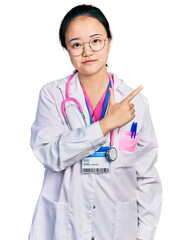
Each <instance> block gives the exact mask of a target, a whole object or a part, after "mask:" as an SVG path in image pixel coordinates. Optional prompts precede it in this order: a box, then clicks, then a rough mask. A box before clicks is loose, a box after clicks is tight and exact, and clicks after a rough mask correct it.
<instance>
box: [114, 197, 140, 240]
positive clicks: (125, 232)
mask: <svg viewBox="0 0 181 240" xmlns="http://www.w3.org/2000/svg"><path fill="white" fill-rule="evenodd" d="M115 221H116V224H115V231H114V238H113V239H114V240H136V239H137V226H138V219H137V202H136V199H133V200H131V201H128V202H117V203H116V218H115Z"/></svg>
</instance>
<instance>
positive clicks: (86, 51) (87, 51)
mask: <svg viewBox="0 0 181 240" xmlns="http://www.w3.org/2000/svg"><path fill="white" fill-rule="evenodd" d="M92 55H93V51H92V49H91V47H90V46H89V43H88V42H86V43H84V45H83V52H82V56H83V57H88V56H92Z"/></svg>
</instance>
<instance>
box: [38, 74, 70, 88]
mask: <svg viewBox="0 0 181 240" xmlns="http://www.w3.org/2000/svg"><path fill="white" fill-rule="evenodd" d="M69 77H70V75H68V76H66V77H64V78H60V79H56V80H53V81H51V82H48V83H46V84H44V85H43V86H42V88H41V90H40V91H49V92H54V91H56V90H58V89H61V88H64V87H66V84H67V81H68V79H69Z"/></svg>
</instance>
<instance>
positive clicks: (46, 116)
mask: <svg viewBox="0 0 181 240" xmlns="http://www.w3.org/2000/svg"><path fill="white" fill-rule="evenodd" d="M104 143H105V138H104V136H103V133H102V130H101V127H100V125H99V122H96V123H94V124H92V125H89V126H86V127H82V128H77V129H74V130H71V131H69V130H68V128H67V126H66V125H65V124H63V122H62V121H61V117H60V112H59V111H58V109H57V105H56V104H55V98H54V96H53V94H52V91H50V90H49V88H48V87H46V85H45V86H44V87H43V88H42V89H41V91H40V96H39V102H38V108H37V113H36V119H35V122H34V123H33V125H32V127H31V140H30V145H31V147H32V150H33V153H34V155H35V156H36V157H37V159H38V160H39V161H40V162H42V163H43V165H44V166H46V167H47V168H49V169H50V170H52V171H55V172H59V171H62V170H64V169H65V168H67V167H70V166H72V165H73V164H75V163H76V162H78V161H80V160H81V159H83V158H85V157H86V156H88V155H90V154H93V153H94V152H95V151H96V150H97V149H98V148H99V147H100V146H101V145H102V144H104Z"/></svg>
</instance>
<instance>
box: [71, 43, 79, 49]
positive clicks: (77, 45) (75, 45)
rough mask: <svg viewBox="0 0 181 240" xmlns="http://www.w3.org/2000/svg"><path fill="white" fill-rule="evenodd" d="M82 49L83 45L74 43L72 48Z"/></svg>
mask: <svg viewBox="0 0 181 240" xmlns="http://www.w3.org/2000/svg"><path fill="white" fill-rule="evenodd" d="M80 47H81V43H74V44H72V45H71V48H80Z"/></svg>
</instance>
